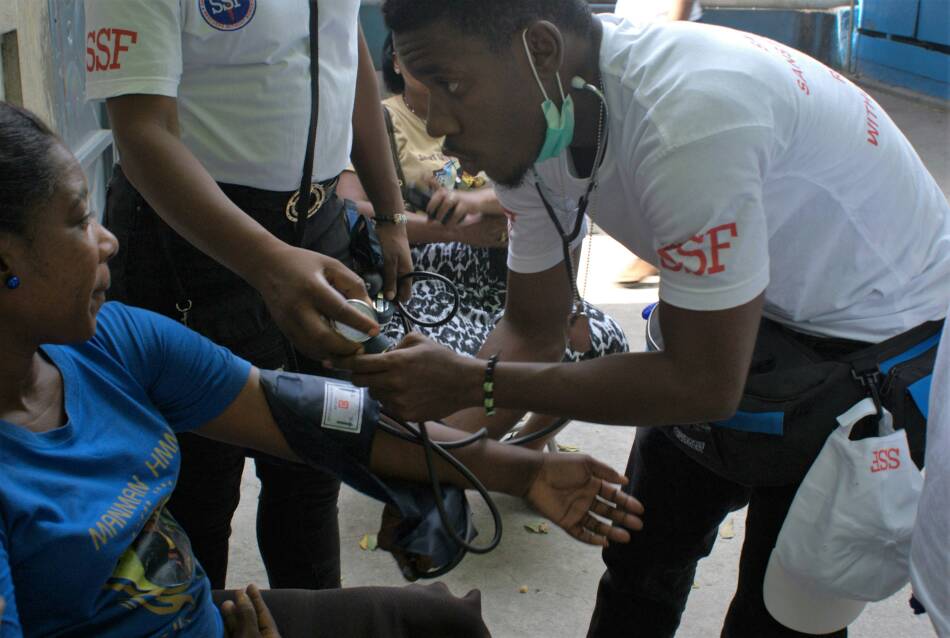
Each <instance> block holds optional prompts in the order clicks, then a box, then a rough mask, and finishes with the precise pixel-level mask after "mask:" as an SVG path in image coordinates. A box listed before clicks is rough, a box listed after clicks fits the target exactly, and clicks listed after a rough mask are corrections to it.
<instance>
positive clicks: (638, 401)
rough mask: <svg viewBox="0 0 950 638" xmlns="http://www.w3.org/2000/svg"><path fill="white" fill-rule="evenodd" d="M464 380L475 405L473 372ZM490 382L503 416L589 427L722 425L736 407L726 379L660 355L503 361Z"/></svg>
mask: <svg viewBox="0 0 950 638" xmlns="http://www.w3.org/2000/svg"><path fill="white" fill-rule="evenodd" d="M463 376H466V377H467V378H468V379H469V381H468V387H469V388H470V391H469V393H468V395H467V396H466V403H468V404H469V405H477V404H479V403H480V402H481V386H480V384H479V383H478V374H477V370H475V369H474V368H470V369H469V370H468V371H467V372H466V373H463ZM494 376H495V384H494V399H495V405H496V406H498V407H499V408H504V411H505V413H517V412H518V411H525V410H532V411H534V412H538V413H541V414H556V415H560V416H565V417H569V418H572V419H579V420H583V421H591V422H594V423H606V424H615V425H637V426H652V425H673V424H688V423H697V422H702V421H710V420H720V419H725V418H728V417H729V416H731V415H732V414H733V412H734V411H735V404H736V402H737V401H738V399H735V401H734V400H733V397H735V395H736V393H735V391H734V387H733V386H734V383H733V382H732V381H731V380H730V379H728V378H726V377H728V375H707V376H704V377H699V376H697V375H696V374H694V373H693V371H692V370H689V369H687V368H685V367H683V366H677V365H676V364H675V362H674V360H673V359H672V357H670V355H669V354H667V353H662V352H640V353H630V354H616V355H608V356H604V357H600V358H597V359H592V360H589V361H580V362H572V363H547V364H545V363H513V362H503V363H499V364H498V366H497V367H496V368H495V375H494ZM720 377H722V378H720ZM739 387H740V389H741V385H740V386H739ZM466 412H468V411H466ZM500 413H501V411H499V414H500ZM492 418H493V419H495V418H498V417H497V416H496V417H492ZM483 419H484V417H483ZM453 424H454V422H453ZM456 427H458V426H457V425H456ZM466 429H470V428H466Z"/></svg>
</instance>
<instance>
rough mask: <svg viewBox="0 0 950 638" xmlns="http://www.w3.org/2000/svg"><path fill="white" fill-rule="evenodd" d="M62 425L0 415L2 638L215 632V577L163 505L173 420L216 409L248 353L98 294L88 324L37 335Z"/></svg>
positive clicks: (205, 417) (242, 378)
mask: <svg viewBox="0 0 950 638" xmlns="http://www.w3.org/2000/svg"><path fill="white" fill-rule="evenodd" d="M42 350H43V352H44V353H45V354H46V355H47V356H48V357H49V359H50V360H52V362H53V363H54V364H55V365H56V367H57V368H58V369H59V371H60V373H61V374H62V377H63V384H64V397H65V399H64V400H65V407H66V414H67V419H68V420H67V423H66V425H64V426H62V427H60V428H57V429H55V430H51V431H49V432H44V433H41V434H36V433H33V432H30V431H28V430H26V429H25V428H22V427H19V426H16V425H14V424H12V423H8V422H6V421H2V420H0V468H2V469H0V596H3V597H4V598H6V601H7V608H6V611H5V612H4V614H3V621H2V624H0V637H2V638H19V637H20V636H98V637H103V638H105V637H116V638H119V637H121V638H129V637H142V638H144V637H146V636H148V637H156V638H157V637H159V636H195V637H198V636H200V637H201V638H207V637H216V636H222V635H223V634H224V630H223V626H222V622H221V616H220V614H219V612H218V610H217V609H216V608H215V607H214V605H213V604H212V602H211V595H210V594H211V591H210V584H209V582H208V579H207V577H206V576H205V573H204V571H203V570H202V569H201V566H200V565H199V564H198V563H197V561H196V560H195V558H194V555H193V554H192V552H191V546H190V544H189V542H188V538H187V536H186V535H185V534H184V532H183V531H182V530H181V528H180V527H179V526H178V525H177V524H176V523H175V521H174V520H173V519H172V518H171V516H170V515H169V514H168V513H167V512H166V511H165V509H164V505H165V503H166V501H167V500H168V498H169V496H170V495H171V492H172V489H173V488H174V486H175V482H176V480H177V478H178V468H179V463H180V458H179V448H178V443H177V441H176V438H175V432H184V431H187V430H191V429H194V428H196V427H199V426H201V425H203V424H205V423H207V422H208V421H210V420H211V419H213V418H215V417H216V416H218V415H219V414H221V412H223V411H224V409H225V408H226V407H227V406H228V405H230V404H231V402H232V401H233V400H234V399H235V398H236V397H237V395H238V394H239V393H240V391H241V388H242V387H243V386H244V384H245V383H246V382H247V378H248V374H249V371H250V365H249V364H248V363H247V362H245V361H242V360H240V359H238V358H237V357H235V356H234V355H232V354H231V353H230V352H228V351H227V350H226V349H224V348H221V347H219V346H216V345H215V344H213V343H211V342H210V341H208V340H207V339H204V338H203V337H201V336H199V335H197V334H195V333H194V332H191V331H190V330H188V329H187V328H185V327H184V326H182V325H181V324H178V323H176V322H174V321H171V320H169V319H167V318H165V317H162V316H159V315H156V314H153V313H150V312H146V311H144V310H138V309H135V308H129V307H126V306H123V305H121V304H118V303H107V304H105V305H104V306H103V307H102V310H101V311H100V313H99V322H98V327H97V329H96V335H95V336H94V337H93V338H92V339H90V340H89V341H87V342H86V343H83V344H80V345H69V346H43V348H42Z"/></svg>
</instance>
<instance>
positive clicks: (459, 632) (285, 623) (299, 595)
mask: <svg viewBox="0 0 950 638" xmlns="http://www.w3.org/2000/svg"><path fill="white" fill-rule="evenodd" d="M212 595H213V597H214V603H215V605H218V606H220V605H221V603H223V602H224V601H225V600H234V592H233V591H215V592H213V594H212ZM261 597H262V598H263V599H264V603H265V604H266V605H267V608H268V609H269V610H270V612H271V615H272V616H273V617H274V621H275V622H276V623H277V627H278V629H279V630H280V635H281V636H282V638H324V637H325V638H340V637H342V636H345V637H346V638H415V637H424V638H486V636H489V635H490V634H489V633H488V628H487V627H485V623H484V622H483V621H482V603H481V594H480V593H479V591H478V590H477V589H473V590H472V591H470V592H468V594H466V595H465V596H464V597H462V598H456V597H455V596H453V595H452V594H451V593H449V590H448V588H447V587H446V586H445V585H444V584H442V583H435V584H433V585H428V586H421V585H409V586H407V587H352V588H347V589H338V590H335V591H311V590H300V589H282V590H270V591H268V590H263V591H261Z"/></svg>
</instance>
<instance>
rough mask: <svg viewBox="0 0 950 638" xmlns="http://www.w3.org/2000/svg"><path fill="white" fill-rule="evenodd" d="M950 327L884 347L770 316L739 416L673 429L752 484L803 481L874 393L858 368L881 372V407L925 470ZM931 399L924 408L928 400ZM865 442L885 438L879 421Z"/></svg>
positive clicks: (672, 434) (674, 435)
mask: <svg viewBox="0 0 950 638" xmlns="http://www.w3.org/2000/svg"><path fill="white" fill-rule="evenodd" d="M941 328H942V322H929V323H926V324H922V325H920V326H918V327H916V328H913V329H911V330H909V331H907V332H905V333H902V334H900V335H897V336H896V337H893V338H891V339H888V340H886V341H883V342H881V343H879V344H874V345H867V344H860V343H858V342H844V341H843V340H834V339H818V338H812V337H809V336H807V335H802V334H801V333H798V332H796V331H793V330H790V329H789V328H786V327H785V326H782V325H781V324H778V323H776V322H774V321H770V320H768V319H763V320H762V322H761V324H760V326H759V333H758V337H757V339H756V344H755V350H754V353H753V357H752V363H751V365H750V369H749V376H748V377H747V379H746V385H745V389H744V391H743V395H742V399H741V400H740V402H739V407H738V410H737V411H736V413H735V415H733V416H732V417H731V418H729V419H726V420H723V421H715V422H710V423H700V424H695V425H681V426H672V427H666V428H663V430H664V433H665V434H666V435H667V436H668V437H669V438H670V439H671V441H672V442H673V443H674V444H675V445H676V446H677V447H679V448H680V449H681V450H682V451H684V452H685V453H686V454H687V455H688V456H690V457H692V458H694V459H696V460H697V461H699V462H700V463H702V464H703V465H704V466H706V467H708V468H709V469H711V470H713V471H714V472H716V473H718V474H720V475H721V476H724V477H725V478H727V479H729V480H732V481H735V482H737V483H740V484H742V485H749V486H753V487H756V486H778V485H793V484H795V483H798V482H800V481H801V480H802V478H803V477H804V476H805V474H806V473H807V471H808V469H809V468H810V467H811V464H812V462H813V461H814V460H815V457H816V456H817V455H818V452H819V451H820V450H821V448H822V446H823V445H824V443H825V440H826V439H827V438H828V435H829V434H831V432H832V431H833V430H834V429H835V428H836V427H837V424H838V422H837V417H838V415H840V414H843V413H844V412H845V411H847V410H848V409H849V408H850V407H851V406H853V405H854V404H855V403H857V402H858V401H860V400H862V399H864V398H865V397H867V396H868V389H867V388H866V387H865V386H864V385H863V384H862V382H861V381H860V380H859V379H858V378H857V377H856V375H855V374H854V372H855V371H856V370H858V369H860V368H862V367H867V366H870V368H869V369H871V370H877V371H879V374H880V377H879V381H878V383H877V386H878V389H879V393H880V396H881V402H882V404H883V405H884V407H886V408H887V409H888V410H889V411H890V412H891V413H892V414H893V415H894V424H895V427H898V428H903V429H905V430H906V432H907V438H908V442H909V443H910V450H911V456H912V458H913V460H914V462H915V463H916V464H917V466H918V467H923V462H924V448H925V438H926V407H925V406H926V390H924V391H923V392H922V391H921V390H920V388H921V387H922V386H928V385H929V378H930V375H931V373H932V371H933V365H934V359H935V356H936V350H937V344H938V341H939V337H940V331H941ZM919 396H923V397H924V402H923V406H924V407H921V404H920V403H918V397H919ZM861 425H865V426H873V427H867V431H866V432H864V433H862V432H861V428H857V427H856V428H855V436H856V437H857V438H860V437H861V436H865V435H866V436H876V433H877V427H876V424H872V423H870V422H868V423H867V424H861Z"/></svg>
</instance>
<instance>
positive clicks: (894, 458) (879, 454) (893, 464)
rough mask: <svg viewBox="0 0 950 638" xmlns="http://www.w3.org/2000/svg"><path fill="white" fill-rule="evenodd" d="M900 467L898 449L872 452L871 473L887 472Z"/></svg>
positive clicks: (899, 452)
mask: <svg viewBox="0 0 950 638" xmlns="http://www.w3.org/2000/svg"><path fill="white" fill-rule="evenodd" d="M900 466H901V451H900V448H896V447H889V448H881V449H880V450H874V454H873V460H872V461H871V472H887V471H888V470H896V469H897V468H899V467H900Z"/></svg>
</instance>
